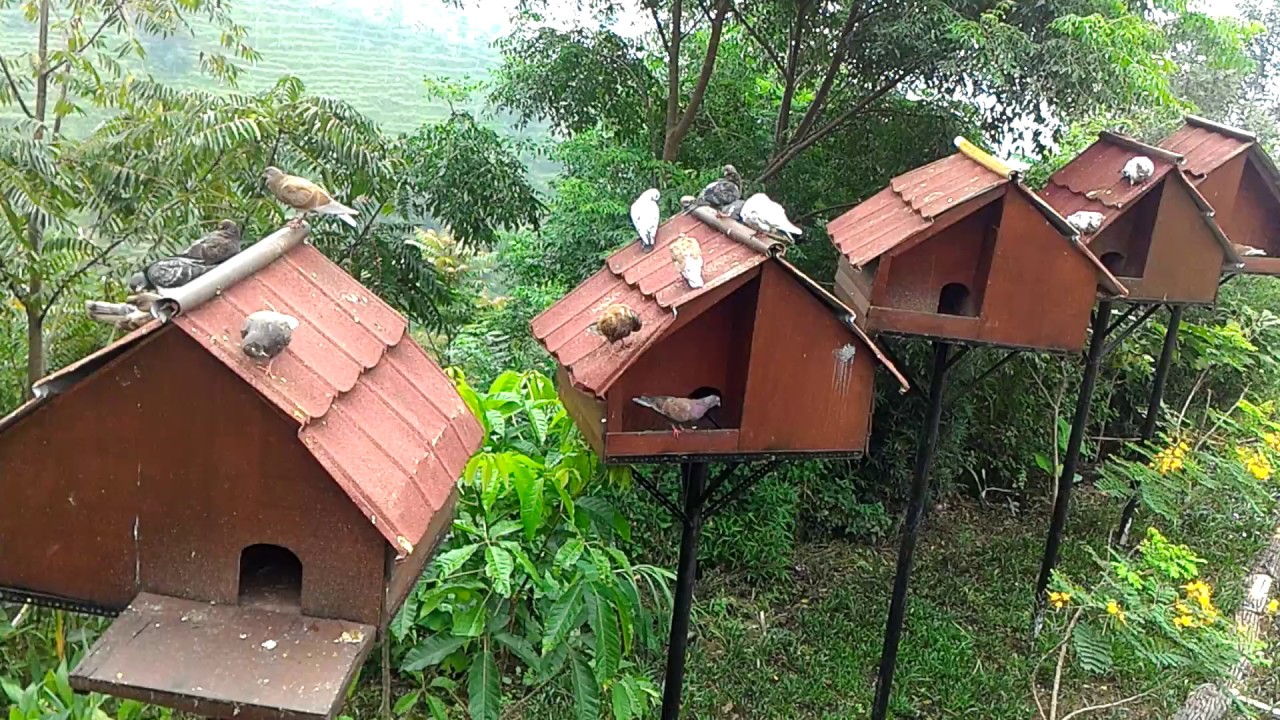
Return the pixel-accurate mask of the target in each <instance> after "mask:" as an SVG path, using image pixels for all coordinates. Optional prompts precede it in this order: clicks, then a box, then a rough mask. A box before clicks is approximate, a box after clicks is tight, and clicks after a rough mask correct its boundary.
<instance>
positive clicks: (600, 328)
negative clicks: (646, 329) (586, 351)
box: [592, 303, 641, 345]
mask: <svg viewBox="0 0 1280 720" xmlns="http://www.w3.org/2000/svg"><path fill="white" fill-rule="evenodd" d="M640 327H641V323H640V316H639V315H637V314H636V312H635V311H634V310H632V309H631V308H629V307H627V306H626V305H623V304H621V303H616V304H613V305H610V306H609V307H607V308H605V309H604V312H603V313H601V314H600V319H599V320H597V321H596V323H595V325H593V326H592V329H593V330H594V331H595V332H597V333H599V334H600V335H603V336H604V338H605V339H606V340H608V341H609V344H611V345H612V344H615V343H618V342H621V341H622V340H624V339H626V338H627V336H629V335H631V333H634V332H638V331H639V330H640Z"/></svg>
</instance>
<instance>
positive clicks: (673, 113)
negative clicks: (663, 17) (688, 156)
mask: <svg viewBox="0 0 1280 720" xmlns="http://www.w3.org/2000/svg"><path fill="white" fill-rule="evenodd" d="M682 9H683V0H672V2H671V22H669V23H667V32H668V34H669V35H670V36H671V41H670V42H669V43H668V44H667V124H666V127H665V128H664V132H663V133H662V137H663V138H664V142H663V151H664V152H665V151H666V142H665V138H666V137H667V136H668V135H670V134H671V129H672V128H674V127H675V126H676V122H677V120H678V119H679V117H680V40H681V37H680V33H681V32H683V31H682V30H681V27H680V19H681V18H680V15H681V11H682Z"/></svg>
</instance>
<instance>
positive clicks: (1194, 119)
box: [1182, 113, 1258, 143]
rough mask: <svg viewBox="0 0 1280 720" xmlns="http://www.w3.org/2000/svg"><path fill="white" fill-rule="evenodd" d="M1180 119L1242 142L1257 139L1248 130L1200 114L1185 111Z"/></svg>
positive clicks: (1255, 135)
mask: <svg viewBox="0 0 1280 720" xmlns="http://www.w3.org/2000/svg"><path fill="white" fill-rule="evenodd" d="M1182 119H1183V122H1185V123H1187V124H1188V125H1194V126H1196V127H1199V128H1203V129H1205V130H1210V131H1213V132H1216V133H1218V134H1219V135H1226V136H1227V137H1231V138H1235V139H1236V140H1240V141H1243V142H1251V143H1252V142H1257V141H1258V136H1257V134H1255V133H1251V132H1249V131H1248V130H1244V129H1242V128H1238V127H1234V126H1231V125H1227V124H1225V123H1220V122H1214V121H1213V120H1210V119H1209V118H1206V117H1201V116H1200V115H1192V114H1190V113H1187V114H1186V115H1184V116H1182Z"/></svg>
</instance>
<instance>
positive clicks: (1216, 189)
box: [1196, 152, 1249, 242]
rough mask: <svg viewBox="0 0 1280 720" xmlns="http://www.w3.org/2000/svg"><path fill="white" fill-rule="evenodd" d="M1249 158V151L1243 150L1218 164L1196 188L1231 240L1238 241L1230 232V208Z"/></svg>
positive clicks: (1231, 213) (1233, 202)
mask: <svg viewBox="0 0 1280 720" xmlns="http://www.w3.org/2000/svg"><path fill="white" fill-rule="evenodd" d="M1248 160H1249V153H1247V152H1243V153H1240V154H1239V155H1237V156H1235V157H1233V158H1231V159H1230V160H1228V161H1227V162H1225V163H1223V164H1222V165H1219V166H1218V167H1217V168H1215V169H1214V170H1213V172H1210V173H1209V174H1208V175H1207V176H1205V178H1204V179H1203V180H1201V181H1200V184H1199V185H1197V186H1196V189H1197V190H1199V191H1200V194H1201V195H1203V196H1204V199H1205V200H1208V201H1209V204H1210V205H1211V206H1213V212H1214V216H1215V217H1216V218H1217V220H1218V224H1219V225H1221V226H1222V229H1223V230H1224V231H1225V232H1226V233H1227V236H1228V237H1232V238H1233V239H1232V242H1240V241H1239V240H1235V239H1234V237H1233V236H1234V235H1235V233H1233V232H1232V230H1231V227H1232V222H1231V220H1232V217H1231V216H1232V215H1233V212H1232V209H1233V208H1234V207H1235V203H1236V197H1237V196H1238V195H1239V194H1240V191H1241V189H1242V188H1241V183H1242V182H1243V180H1244V172H1245V164H1246V163H1247V162H1248Z"/></svg>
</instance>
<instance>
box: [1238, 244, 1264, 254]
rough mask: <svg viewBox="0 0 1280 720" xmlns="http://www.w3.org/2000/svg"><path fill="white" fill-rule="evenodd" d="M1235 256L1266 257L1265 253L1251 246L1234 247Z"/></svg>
mask: <svg viewBox="0 0 1280 720" xmlns="http://www.w3.org/2000/svg"><path fill="white" fill-rule="evenodd" d="M1233 247H1235V251H1236V254H1237V255H1239V256H1240V257H1266V256H1267V251H1266V250H1263V249H1262V248H1256V247H1254V246H1252V245H1235V246H1233Z"/></svg>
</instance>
